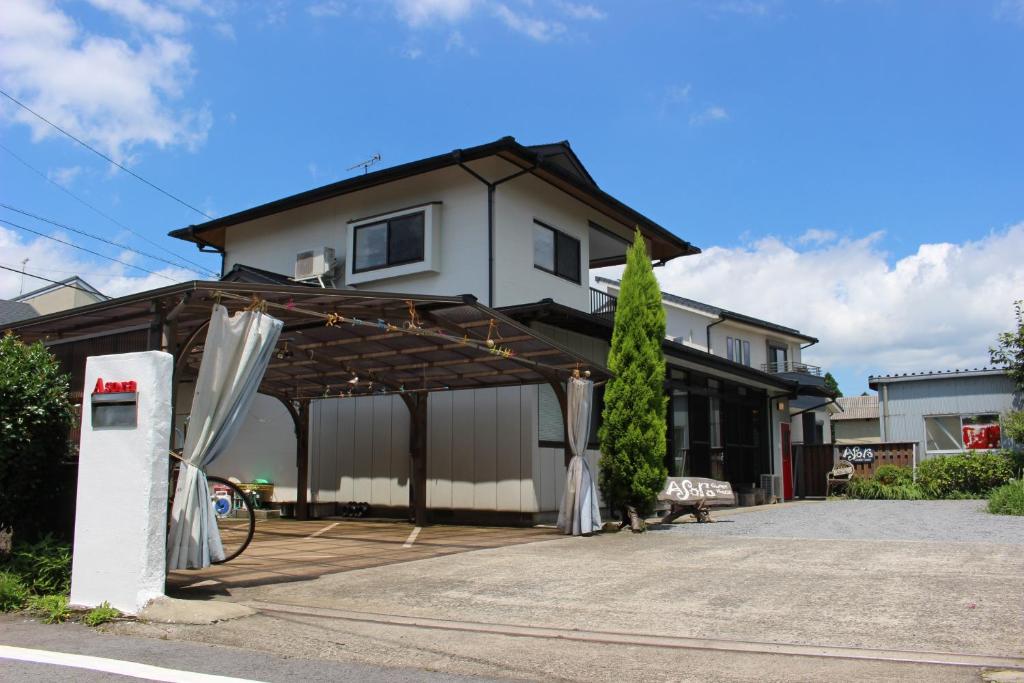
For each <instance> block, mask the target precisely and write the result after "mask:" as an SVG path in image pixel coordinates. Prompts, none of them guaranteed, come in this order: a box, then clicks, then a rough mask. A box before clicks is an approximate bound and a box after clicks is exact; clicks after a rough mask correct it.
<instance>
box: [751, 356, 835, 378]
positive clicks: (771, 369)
mask: <svg viewBox="0 0 1024 683" xmlns="http://www.w3.org/2000/svg"><path fill="white" fill-rule="evenodd" d="M761 370H763V371H764V372H768V373H771V374H773V375H788V374H800V375H810V376H812V377H821V368H819V367H818V366H817V365H808V364H807V363H797V362H794V361H791V360H786V361H781V362H774V363H764V364H763V365H761Z"/></svg>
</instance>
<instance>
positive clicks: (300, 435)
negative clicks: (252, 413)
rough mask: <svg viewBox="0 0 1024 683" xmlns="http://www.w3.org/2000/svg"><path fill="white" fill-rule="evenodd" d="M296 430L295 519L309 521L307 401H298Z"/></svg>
mask: <svg viewBox="0 0 1024 683" xmlns="http://www.w3.org/2000/svg"><path fill="white" fill-rule="evenodd" d="M298 418H299V420H298V429H296V432H295V460H296V465H297V468H298V475H297V476H296V481H295V519H302V520H305V519H309V500H308V497H307V491H306V489H307V488H309V401H308V400H303V401H299V411H298Z"/></svg>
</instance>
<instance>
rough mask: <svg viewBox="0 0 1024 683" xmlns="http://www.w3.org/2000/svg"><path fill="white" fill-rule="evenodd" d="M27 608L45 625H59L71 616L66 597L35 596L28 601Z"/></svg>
mask: <svg viewBox="0 0 1024 683" xmlns="http://www.w3.org/2000/svg"><path fill="white" fill-rule="evenodd" d="M28 607H29V609H30V610H32V611H33V612H35V613H36V614H38V615H39V616H40V617H42V619H43V621H45V622H46V623H47V624H59V623H61V622H62V621H67V619H68V617H70V616H71V608H70V607H68V596H66V595H59V594H54V595H36V596H34V597H32V598H30V599H29V601H28Z"/></svg>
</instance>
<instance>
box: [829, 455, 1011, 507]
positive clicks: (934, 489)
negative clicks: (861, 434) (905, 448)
mask: <svg viewBox="0 0 1024 683" xmlns="http://www.w3.org/2000/svg"><path fill="white" fill-rule="evenodd" d="M1020 459H1021V454H1020V453H1019V452H1018V453H1014V452H1011V451H999V452H996V453H975V452H973V451H971V452H968V453H964V454H963V455H944V456H940V457H937V458H930V459H928V460H925V461H923V462H921V463H920V464H919V465H918V466H917V481H914V472H913V470H911V469H910V468H909V467H897V466H895V465H882V466H881V467H879V468H878V469H877V470H875V473H874V476H872V477H869V478H863V477H854V478H853V479H852V480H850V483H849V485H848V486H847V488H846V495H847V497H849V498H863V499H868V500H924V499H929V498H930V499H958V498H986V497H988V495H989V494H990V493H991V492H993V490H994V489H998V488H999V487H1002V486H1004V485H1005V484H1007V483H1008V482H1009V481H1010V480H1011V479H1012V478H1013V476H1014V473H1015V471H1016V466H1017V463H1018V462H1019V461H1020Z"/></svg>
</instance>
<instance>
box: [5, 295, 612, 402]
mask: <svg viewBox="0 0 1024 683" xmlns="http://www.w3.org/2000/svg"><path fill="white" fill-rule="evenodd" d="M217 301H219V302H220V303H221V304H223V305H224V306H226V307H227V308H228V309H229V310H230V311H232V312H233V311H236V310H239V309H242V308H245V307H246V306H248V305H252V304H253V302H258V303H259V304H260V305H262V306H264V307H265V310H266V311H267V312H268V313H269V314H270V315H273V316H274V317H276V318H279V319H281V320H282V321H283V322H284V329H283V331H282V333H281V340H280V341H279V342H278V347H277V352H276V353H275V356H274V358H272V359H271V363H270V366H269V367H268V369H267V372H266V375H265V377H264V380H263V384H262V385H261V387H260V391H261V392H263V393H267V394H270V395H274V396H278V397H280V398H283V399H312V398H325V397H328V396H349V395H354V396H360V395H368V394H378V393H391V392H400V393H404V392H409V393H413V392H430V391H444V390H448V389H477V388H484V387H499V386H517V385H522V384H540V383H545V382H550V381H554V380H562V379H565V378H567V377H568V375H569V374H570V373H571V372H572V370H573V369H575V368H579V369H580V370H589V371H590V372H591V377H592V379H594V380H596V381H601V380H605V379H607V378H608V377H609V376H610V373H609V372H608V371H607V370H606V369H605V368H602V367H600V366H595V365H594V364H593V363H591V362H590V361H588V360H586V359H585V358H584V357H583V356H581V355H579V354H577V353H575V352H573V351H571V350H569V349H567V348H565V347H563V346H561V345H559V344H558V343H556V342H554V341H551V340H549V339H547V338H545V337H544V336H543V335H541V334H539V333H537V332H536V331H534V330H531V329H530V328H528V327H527V326H525V325H523V324H521V323H519V322H516V321H515V320H512V319H510V318H508V317H507V316H505V315H503V314H502V313H500V312H498V311H496V310H494V309H491V308H488V307H487V306H484V305H482V304H480V303H479V302H477V300H476V299H475V298H474V297H472V296H469V295H465V296H461V297H441V296H426V295H416V294H392V293H379V292H363V291H358V292H356V291H348V290H334V289H318V288H311V287H305V286H292V285H270V284H253V283H238V282H205V281H192V282H186V283H182V284H178V285H173V286H170V287H165V288H162V289H156V290H152V291H148V292H142V293H140V294H132V295H129V296H125V297H121V298H118V299H112V300H110V301H104V302H101V303H96V304H92V305H89V306H84V307H81V308H75V309H71V310H67V311H61V312H58V313H53V314H50V315H46V316H42V317H39V318H34V319H31V320H23V321H19V322H17V323H14V324H12V325H8V326H6V327H5V328H4V329H8V330H11V331H13V332H14V333H15V334H17V335H18V336H19V337H20V338H22V339H23V340H24V341H26V342H33V341H36V340H41V341H43V342H45V343H47V344H51V345H52V344H63V343H70V342H74V341H85V340H88V339H95V338H97V337H103V336H108V335H114V334H120V333H124V332H132V331H134V332H137V331H139V330H144V329H150V330H153V339H154V342H155V343H154V344H152V345H151V346H152V348H157V347H158V346H159V340H160V338H161V334H164V335H168V336H169V338H172V339H173V344H172V345H166V346H171V348H170V349H168V350H174V349H181V359H182V360H181V361H180V365H179V368H180V369H184V368H191V369H192V370H193V371H194V370H195V369H196V368H198V365H199V361H200V358H201V350H202V343H203V340H204V339H205V326H206V323H207V322H208V321H209V318H210V312H211V308H212V306H213V304H214V303H215V302H217Z"/></svg>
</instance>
